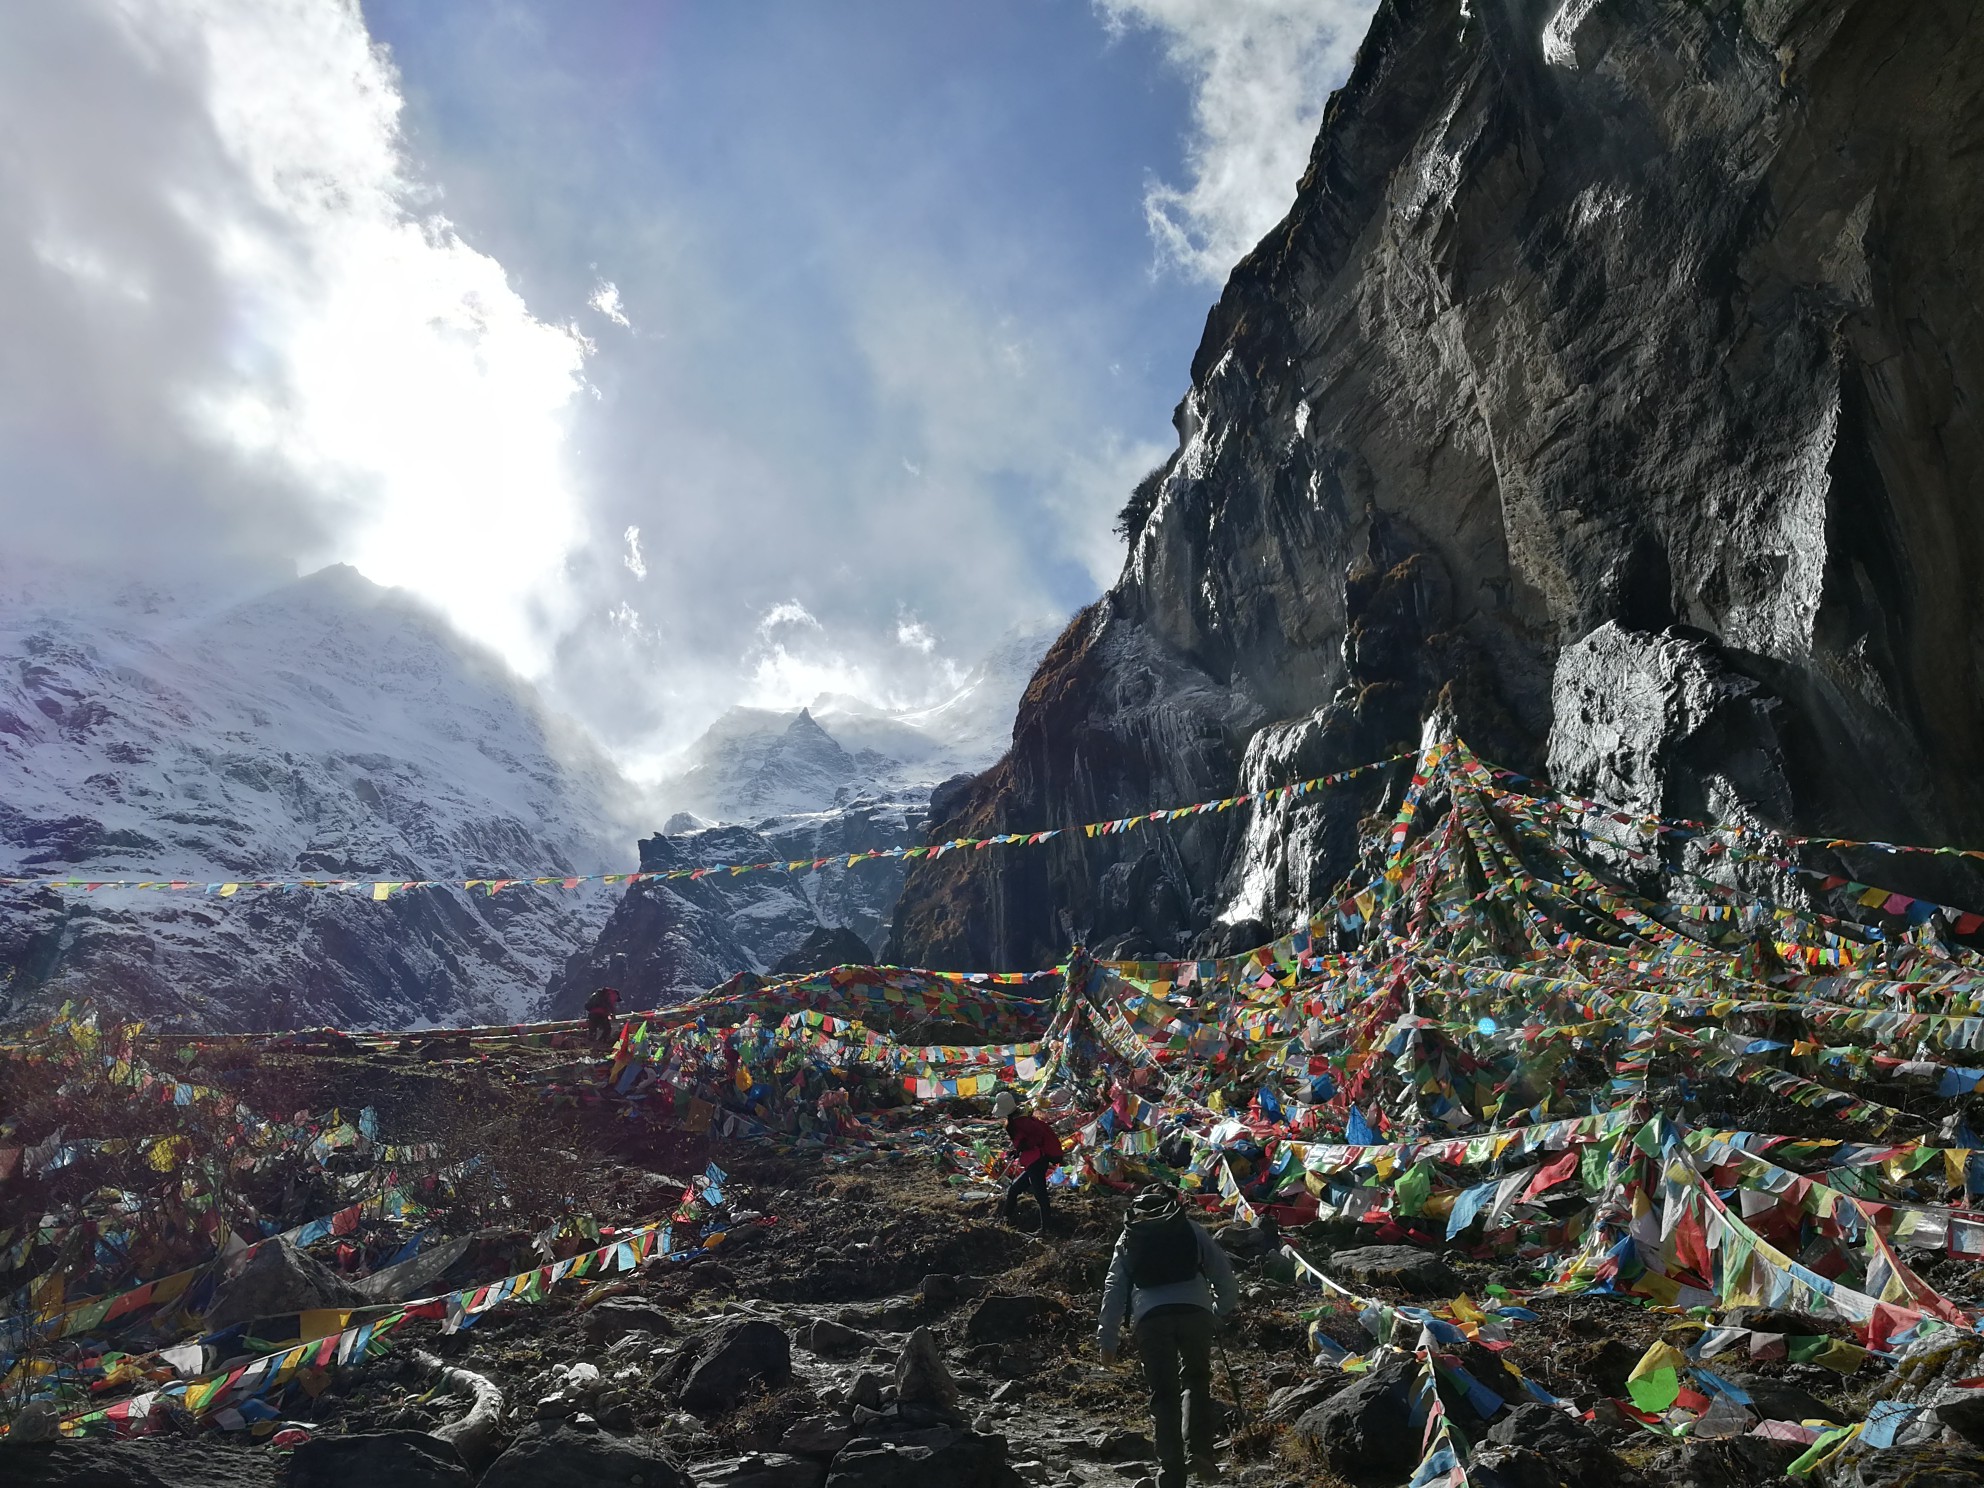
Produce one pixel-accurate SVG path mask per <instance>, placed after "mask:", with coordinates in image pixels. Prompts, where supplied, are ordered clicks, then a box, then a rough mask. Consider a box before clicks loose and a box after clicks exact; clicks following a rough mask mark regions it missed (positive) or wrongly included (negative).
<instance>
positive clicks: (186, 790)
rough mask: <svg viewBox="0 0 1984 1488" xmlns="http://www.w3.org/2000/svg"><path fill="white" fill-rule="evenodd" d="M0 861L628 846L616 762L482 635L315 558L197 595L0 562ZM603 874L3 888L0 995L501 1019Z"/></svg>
mask: <svg viewBox="0 0 1984 1488" xmlns="http://www.w3.org/2000/svg"><path fill="white" fill-rule="evenodd" d="M3 577H5V579H6V582H5V584H4V597H0V864H3V865H4V866H5V869H6V870H7V871H9V872H14V873H19V874H30V875H40V874H48V875H50V876H61V875H70V874H86V875H100V876H102V877H105V878H119V877H147V876H153V875H157V874H160V873H168V874H191V875H193V876H196V877H206V878H209V879H214V880H239V879H253V878H256V877H261V876H268V877H277V876H319V875H321V876H325V877H336V876H341V875H345V874H359V875H365V876H374V875H387V874H390V875H393V876H399V877H405V878H442V879H445V878H472V877H483V876H487V875H490V874H531V875H540V874H542V875H548V874H554V873H555V874H561V875H562V874H572V873H586V872H597V871H601V870H603V869H609V868H620V867H624V866H625V864H626V858H627V853H626V849H625V847H624V846H623V845H622V844H624V843H625V841H626V838H627V836H629V835H631V833H630V832H629V830H628V828H627V825H626V823H625V821H624V819H623V817H622V815H621V813H622V811H624V809H625V807H626V805H627V803H628V801H629V800H630V799H631V798H632V795H633V792H632V789H631V787H629V786H628V785H627V783H626V782H625V781H624V780H623V779H622V778H621V777H620V776H619V774H618V772H617V771H616V770H615V768H614V767H613V765H612V764H611V763H610V762H609V761H608V760H607V759H606V758H605V757H604V755H602V754H601V753H600V752H599V751H598V750H597V749H596V748H594V747H593V746H592V745H591V744H590V743H589V741H588V740H586V739H585V738H584V737H583V736H582V735H581V734H579V733H578V732H577V731H576V730H575V729H573V728H572V727H571V726H570V725H567V724H564V723H563V722H561V721H560V720H559V719H558V718H557V717H556V716H555V715H553V714H552V713H551V712H550V711H549V710H547V709H546V708H545V707H544V706H543V704H542V703H541V702H540V701H539V699H538V698H537V696H536V694H535V692H534V691H533V690H532V689H531V688H530V687H529V686H528V685H527V684H525V683H523V682H521V681H520V680H518V679H517V678H515V677H514V676H513V675H512V674H511V673H510V672H509V671H508V670H507V668H505V667H504V666H503V664H502V663H501V662H500V661H499V660H498V659H497V658H495V657H494V656H493V655H489V654H487V653H485V652H483V651H482V650H481V649H480V648H479V647H476V646H475V645H473V644H472V643H470V642H466V641H464V640H463V639H462V638H461V637H459V636H458V635H457V634H456V633H455V632H454V631H453V630H452V629H450V628H449V626H448V625H447V624H446V623H445V621H443V620H442V619H441V618H440V617H439V616H438V615H436V614H434V613H433V612H431V611H429V610H427V609H425V608H424V607H422V606H421V605H420V604H418V603H417V602H416V601H414V600H413V599H412V598H411V597H410V596H407V595H405V594H403V593H401V592H398V591H393V590H386V589H382V588H380V587H379V586H377V585H375V584H373V583H371V582H370V581H369V580H367V579H365V578H364V577H363V576H362V575H361V574H359V573H358V572H357V571H356V570H353V569H350V568H344V567H333V568H328V569H324V570H321V571H320V572H318V573H315V574H312V575H310V576H309V577H308V578H305V579H301V580H298V581H296V582H294V583H291V584H288V585H284V586H281V587H279V588H277V589H275V590H273V591H271V592H269V593H267V594H264V595H261V596H260V597H258V598H254V599H251V600H248V601H246V602H244V603H239V604H233V605H227V606H222V607H218V608H215V609H211V610H206V609H203V608H201V607H200V606H199V605H198V604H197V603H193V602H189V601H186V600H182V599H179V598H175V597H174V596H172V595H169V594H166V593H164V592H162V591H158V590H155V589H149V588H146V587H143V586H133V587H127V588H125V589H123V590H121V591H114V592H111V591H106V590H105V589H103V588H101V587H97V584H98V583H99V582H100V581H96V582H93V581H91V580H89V579H77V578H74V577H62V576H39V575H19V574H8V575H4V576H3ZM607 908H608V904H607V901H606V898H605V896H604V895H603V894H600V893H597V892H595V893H590V894H588V893H582V892H581V893H557V892H554V893H549V894H545V893H539V892H537V891H533V890H511V891H507V892H506V893H504V894H503V895H501V896H500V897H498V898H495V899H489V898H485V897H475V898H471V897H468V896H466V895H463V894H461V893H449V892H444V891H439V890H430V891H422V892H418V893H415V894H411V895H407V896H403V897H400V898H395V899H393V900H391V901H388V902H386V903H383V904H381V903H373V902H370V901H365V902H360V901H358V900H356V899H354V898H352V897H350V896H347V895H343V894H334V893H325V892H302V891H299V892H294V893H287V894H264V893H255V892H253V891H250V892H248V893H245V894H243V895H241V896H240V897H238V898H234V899H230V900H229V901H227V902H226V903H225V904H221V903H217V902H215V901H213V900H210V899H207V898H205V897H204V896H200V895H196V894H186V893H179V894H170V893H138V892H136V891H106V892H104V893H102V894H98V895H89V896H83V895H76V894H62V893H56V892H53V891H40V892H38V893H34V894H24V893H21V892H18V891H8V892H5V893H0V997H4V999H5V1001H4V1007H5V1009H6V1011H9V1012H15V1013H19V1012H24V1011H28V1010H31V1009H35V1008H39V1007H45V1006H48V1005H51V1004H53V1003H57V1002H60V1001H61V1000H62V999H64V998H66V997H71V996H88V997H93V998H95V999H97V1000H99V1001H101V1002H103V1003H106V1004H110V1005H112V1006H115V1007H117V1008H118V1009H120V1010H122V1011H126V1012H130V1013H133V1014H138V1015H141V1016H144V1017H147V1018H150V1019H152V1020H154V1021H157V1022H162V1023H166V1024H176V1025H183V1026H188V1027H244V1028H257V1027H271V1026H295V1025H298V1024H305V1023H314V1024H322V1023H338V1024H344V1025H352V1026H390V1025H400V1024H409V1023H418V1022H421V1021H441V1022H449V1021H456V1020H459V1019H463V1018H496V1019H510V1018H514V1017H517V1016H520V1015H522V1014H523V1013H524V1012H526V1011H527V1010H529V1009H530V1008H531V1007H532V1006H533V1005H534V1004H535V1003H536V1002H537V1000H538V999H540V998H541V996H542V994H543V991H544V988H545V986H546V983H547V982H548V981H549V979H550V977H551V975H552V974H553V972H554V971H555V970H556V969H557V968H558V966H559V965H560V964H561V963H562V961H563V959H564V957H565V956H566V955H567V954H569V952H570V950H571V947H572V946H573V945H575V944H582V943H584V942H585V941H586V940H588V939H589V938H590V936H591V934H592V933H593V931H594V930H595V929H596V928H597V926H598V924H599V923H600V922H601V920H603V919H604V917H605V914H606V912H607Z"/></svg>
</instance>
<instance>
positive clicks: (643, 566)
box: [620, 527, 648, 579]
mask: <svg viewBox="0 0 1984 1488" xmlns="http://www.w3.org/2000/svg"><path fill="white" fill-rule="evenodd" d="M621 536H623V537H624V538H625V539H626V541H627V555H626V556H625V557H624V558H622V559H621V560H620V561H621V562H622V563H624V564H626V565H627V572H628V573H630V574H632V575H633V576H634V577H635V578H637V579H645V578H646V577H647V576H648V561H647V559H645V558H643V557H642V556H641V529H640V528H638V527H629V528H628V529H627V530H626V531H625V532H624V533H622V534H621Z"/></svg>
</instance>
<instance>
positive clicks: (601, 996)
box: [586, 987, 620, 1044]
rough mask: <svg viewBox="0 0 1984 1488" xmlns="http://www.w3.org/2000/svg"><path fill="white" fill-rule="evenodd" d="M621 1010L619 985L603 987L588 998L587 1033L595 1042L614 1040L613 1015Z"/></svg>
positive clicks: (601, 1042) (607, 1042)
mask: <svg viewBox="0 0 1984 1488" xmlns="http://www.w3.org/2000/svg"><path fill="white" fill-rule="evenodd" d="M619 1010H620V989H619V988H618V987H601V988H600V989H599V990H598V991H597V992H595V993H593V994H592V996H590V997H588V998H587V999H586V1034H587V1036H588V1037H590V1038H591V1039H592V1041H593V1042H594V1043H595V1044H610V1043H612V1042H613V1015H614V1014H615V1013H616V1012H618V1011H619Z"/></svg>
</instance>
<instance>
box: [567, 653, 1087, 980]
mask: <svg viewBox="0 0 1984 1488" xmlns="http://www.w3.org/2000/svg"><path fill="white" fill-rule="evenodd" d="M1054 634H1055V632H1054V631H1052V630H1048V629H1045V628H1042V627H1037V626H1036V627H1028V628H1025V629H1020V630H1015V631H1013V632H1011V633H1010V634H1008V635H1006V636H1005V637H1003V638H1002V639H1001V640H1000V642H999V644H998V645H997V646H996V647H995V648H994V649H993V650H992V652H991V653H990V654H989V655H988V656H986V658H985V659H984V660H983V661H981V662H980V663H979V664H978V665H977V666H975V667H973V668H972V669H971V671H970V672H969V673H968V674H967V675H966V677H965V679H964V681H963V682H962V684H961V685H960V686H959V688H958V690H957V691H956V692H955V693H954V694H953V695H952V696H950V697H948V698H946V699H944V700H943V701H942V702H940V703H938V704H936V705H935V706H929V707H924V708H920V709H897V710H890V709H887V708H882V707H878V706H876V705H874V704H871V703H867V702H864V701H862V700H861V699H859V698H851V697H846V696H841V695H836V694H827V695H824V696H822V697H820V698H818V699H816V700H815V701H814V702H813V704H812V705H811V706H810V707H807V708H802V709H800V710H798V711H797V712H791V713H781V712H776V711H772V710H767V709H753V708H735V709H732V710H731V711H730V712H728V713H726V714H724V715H723V717H721V718H719V719H718V720H717V721H716V723H714V724H713V725H711V727H710V728H709V729H708V730H707V731H706V732H705V733H704V734H703V736H702V737H701V738H700V739H699V740H697V742H696V743H695V745H694V746H692V747H691V748H690V749H689V750H688V751H687V753H686V754H685V756H684V758H683V761H682V765H681V768H680V770H679V773H677V774H676V775H674V776H673V777H672V778H670V779H668V780H666V781H664V782H663V783H662V784H661V785H660V786H659V787H658V788H657V790H656V794H657V796H658V797H659V798H660V799H662V800H664V801H667V802H668V803H669V804H670V805H671V806H673V807H675V808H678V809H677V814H676V815H675V816H673V817H672V818H670V820H669V821H668V823H667V825H666V826H665V827H664V828H663V829H662V831H661V832H659V833H657V834H656V835H655V836H653V837H650V838H646V839H644V840H643V841H642V843H641V866H642V867H643V868H644V869H649V870H662V871H665V870H667V869H672V868H687V867H700V866H702V865H705V864H710V863H754V862H773V861H785V862H790V861H795V860H799V859H814V858H821V857H843V856H845V855H846V854H848V853H854V852H862V851H866V850H869V849H873V848H882V847H909V846H914V845H916V844H918V843H920V842H922V841H923V840H924V827H925V822H926V819H927V817H928V815H929V807H930V795H931V791H932V789H933V788H934V787H935V786H937V785H938V784H940V783H941V782H943V781H945V780H949V779H953V778H955V777H958V776H961V775H969V774H972V773H975V772H977V771H979V770H983V769H984V768H985V767H986V766H988V765H990V764H991V763H992V762H993V761H995V760H996V759H998V757H999V756H1000V755H1001V754H1002V753H1004V752H1005V749H1006V746H1007V744H1008V743H1009V742H1010V741H1011V736H1012V726H1013V715H1014V713H1015V711H1016V710H1017V708H1018V706H1019V699H1020V694H1021V692H1022V691H1024V690H1025V687H1026V684H1027V681H1028V679H1029V678H1030V677H1031V676H1032V675H1033V671H1034V668H1035V667H1036V666H1037V665H1038V664H1039V661H1040V658H1041V656H1042V655H1043V654H1044V653H1045V652H1046V649H1047V647H1048V645H1049V644H1050V643H1051V642H1052V640H1053V638H1054ZM904 873H905V865H904V864H902V863H900V862H888V861H884V862H869V863H864V864H862V865H860V866H858V867H854V868H848V867H846V866H844V865H840V864H834V865H829V866H828V867H826V868H823V869H820V870H819V871H817V872H806V873H801V874H796V875H795V874H785V873H753V874H747V875H744V876H742V877H737V878H733V877H731V876H729V875H727V874H713V875H711V876H709V877H707V878H703V879H698V880H694V881H688V880H681V879H678V880H675V881H673V882H653V881H651V882H647V883H641V884H636V885H633V886H632V887H630V888H629V889H628V890H627V892H626V894H625V896H624V897H623V898H622V899H621V901H620V904H619V905H618V907H616V908H615V910H614V912H613V916H612V918H611V920H609V921H608V923H607V925H606V927H605V929H604V930H603V931H602V932H601V934H600V936H599V939H598V940H597V941H596V942H595V943H594V944H593V945H592V946H591V947H590V948H589V949H588V950H586V951H584V952H582V953H580V954H578V955H575V956H573V957H572V958H571V960H570V961H569V962H568V963H567V965H566V967H565V970H564V972H563V974H562V975H561V976H560V977H559V978H558V980H557V981H556V983H555V984H554V986H553V992H552V1006H553V1007H554V1008H555V1009H557V1010H559V1011H561V1012H569V1011H573V1010H576V1009H577V1008H578V1007H579V1005H580V1004H581V1003H583V1001H584V1000H585V996H586V994H587V992H589V991H590V990H591V989H592V988H593V987H595V986H598V985H600V984H601V983H611V984H613V985H615V986H618V987H620V988H621V989H622V990H623V991H624V992H626V993H628V994H629V996H630V998H631V1000H632V1005H634V1006H637V1007H644V1006H650V1005H653V1004H655V1003H663V1002H670V1001H674V1000H676V999H678V998H680V997H682V996H684V995H686V994H688V993H689V992H692V991H694V990H696V989H698V988H702V987H708V986H711V985H713V984H714V983H716V982H719V981H721V980H723V979H724V978H726V977H728V976H730V975H732V974H733V973H735V972H739V971H753V972H765V971H769V970H770V969H771V968H772V967H773V966H774V965H775V964H776V963H777V962H778V961H779V960H780V959H781V958H782V957H784V956H786V955H788V954H790V953H792V952H794V951H796V950H797V949H798V948H799V947H800V945H801V944H802V943H803V942H805V940H806V939H807V937H808V936H810V935H812V934H813V933H814V932H815V931H816V930H819V929H821V928H822V927H829V928H833V927H839V928H845V929H847V930H850V931H852V932H853V933H854V934H855V935H857V936H859V937H860V938H861V939H862V940H863V941H864V942H866V944H867V945H868V947H869V950H870V953H871V954H879V953H880V950H881V947H882V945H883V943H884V942H885V940H886V939H887V932H888V927H889V922H890V920H891V918H892V917H893V916H894V914H895V906H896V901H897V900H898V899H899V898H900V897H901V895H902V885H903V879H904Z"/></svg>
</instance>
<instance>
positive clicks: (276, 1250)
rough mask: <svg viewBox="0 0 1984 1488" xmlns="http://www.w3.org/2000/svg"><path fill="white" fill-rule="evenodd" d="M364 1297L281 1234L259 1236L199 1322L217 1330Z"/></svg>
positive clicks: (348, 1303)
mask: <svg viewBox="0 0 1984 1488" xmlns="http://www.w3.org/2000/svg"><path fill="white" fill-rule="evenodd" d="M365 1300H366V1298H365V1295H364V1294H363V1293H362V1292H360V1291H359V1290H358V1288H357V1287H355V1286H353V1285H352V1284H351V1283H350V1282H348V1281H346V1280H345V1279H344V1278H343V1277H341V1276H339V1275H338V1274H337V1272H335V1271H333V1270H331V1268H330V1267H328V1266H326V1265H324V1264H323V1262H321V1261H319V1260H317V1259H316V1258H315V1257H314V1256H308V1255H305V1254H304V1253H303V1252H302V1251H300V1250H297V1249H295V1248H294V1247H293V1246H291V1245H289V1244H287V1243H286V1242H284V1241H282V1240H264V1241H263V1242H262V1243H261V1244H260V1245H258V1246H257V1247H256V1248H255V1253H254V1254H253V1255H251V1256H250V1257H249V1258H248V1260H247V1263H246V1264H245V1265H243V1266H242V1268H241V1269H240V1270H239V1271H237V1272H236V1273H235V1274H234V1275H233V1276H231V1277H229V1278H228V1279H227V1280H226V1281H223V1282H222V1283H221V1284H220V1285H219V1286H218V1287H216V1288H215V1289H214V1300H213V1302H212V1304H211V1305H210V1306H209V1307H208V1308H207V1314H206V1317H205V1319H204V1325H205V1327H206V1330H207V1331H208V1332H209V1333H219V1332H223V1331H224V1330H226V1329H228V1328H232V1327H233V1326H234V1325H235V1324H236V1323H252V1322H253V1321H255V1319H257V1318H267V1317H280V1316H282V1315H283V1314H284V1313H287V1312H310V1311H313V1310H315V1309H318V1308H326V1307H356V1306H358V1305H360V1304H361V1303H363V1302H364V1301H365Z"/></svg>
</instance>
